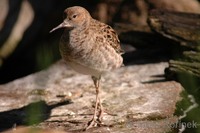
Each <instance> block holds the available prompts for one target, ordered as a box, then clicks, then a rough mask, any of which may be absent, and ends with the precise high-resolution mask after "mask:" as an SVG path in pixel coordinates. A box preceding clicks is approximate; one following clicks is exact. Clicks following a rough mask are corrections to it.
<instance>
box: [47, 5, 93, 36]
mask: <svg viewBox="0 0 200 133" xmlns="http://www.w3.org/2000/svg"><path fill="white" fill-rule="evenodd" d="M90 19H91V16H90V13H89V12H88V11H87V10H86V9H85V8H83V7H80V6H73V7H69V8H67V9H65V11H64V20H63V22H62V23H61V24H60V25H58V26H57V27H55V28H53V29H52V30H51V31H50V33H51V32H53V31H55V30H57V29H59V28H67V29H74V28H80V27H84V26H86V25H88V24H89V20H90Z"/></svg>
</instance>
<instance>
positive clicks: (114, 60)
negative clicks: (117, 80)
mask: <svg viewBox="0 0 200 133" xmlns="http://www.w3.org/2000/svg"><path fill="white" fill-rule="evenodd" d="M63 14H64V15H63V17H64V18H63V22H62V23H61V24H59V25H58V26H56V27H55V28H53V29H52V30H51V31H50V33H52V32H53V31H55V30H57V29H60V28H64V31H63V34H62V36H61V39H60V43H59V51H60V54H61V57H62V58H63V59H64V61H65V62H66V63H67V64H68V65H69V66H70V67H71V68H72V69H74V70H75V71H77V72H79V73H81V74H85V75H90V76H91V78H92V80H93V83H94V86H95V90H96V102H95V108H94V114H93V117H92V119H91V120H90V121H89V122H88V123H87V125H86V127H85V128H84V129H85V130H87V129H89V128H92V127H95V126H97V125H99V126H100V125H101V123H102V117H103V113H104V111H103V106H102V103H101V99H100V97H99V92H100V85H99V84H100V79H101V75H102V74H103V73H106V72H109V71H112V70H114V69H117V68H120V67H122V66H123V58H122V54H123V53H124V51H123V50H122V48H121V46H120V41H119V38H118V35H117V33H116V32H115V31H114V29H113V28H112V27H111V26H109V25H107V24H105V23H103V22H100V21H98V20H96V19H94V18H92V16H91V15H90V13H89V12H88V11H87V10H86V9H85V8H84V7H81V6H72V7H68V8H67V9H65V10H64V13H63Z"/></svg>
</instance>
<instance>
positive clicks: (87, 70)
mask: <svg viewBox="0 0 200 133" xmlns="http://www.w3.org/2000/svg"><path fill="white" fill-rule="evenodd" d="M67 64H69V66H70V67H71V68H72V69H74V70H75V71H76V72H79V73H81V74H85V75H91V76H95V77H100V75H101V74H102V72H101V71H97V70H95V69H92V68H89V67H86V66H84V65H81V64H79V63H76V62H73V61H67Z"/></svg>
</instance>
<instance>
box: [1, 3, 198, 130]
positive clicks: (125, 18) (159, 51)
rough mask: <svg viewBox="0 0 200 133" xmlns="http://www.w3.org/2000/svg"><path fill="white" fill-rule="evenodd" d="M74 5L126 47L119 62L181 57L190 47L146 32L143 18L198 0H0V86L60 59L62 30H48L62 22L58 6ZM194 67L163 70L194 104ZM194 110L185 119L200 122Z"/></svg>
mask: <svg viewBox="0 0 200 133" xmlns="http://www.w3.org/2000/svg"><path fill="white" fill-rule="evenodd" d="M75 5H79V6H83V7H85V8H86V9H87V10H88V11H89V12H90V13H91V15H92V17H93V18H95V19H98V20H100V21H102V22H105V23H107V24H109V25H111V26H113V27H114V29H115V30H116V31H117V32H118V34H119V38H120V40H121V43H122V47H123V48H124V49H125V51H126V54H124V55H123V56H124V62H125V64H129V62H134V63H135V64H143V63H152V62H160V61H169V60H171V59H173V60H179V59H181V60H186V59H185V57H183V56H182V53H183V51H185V50H186V51H188V50H194V49H193V48H191V47H185V46H184V47H183V46H182V45H180V43H179V42H177V41H174V40H173V39H172V40H170V39H166V38H164V37H161V36H160V35H157V34H156V33H154V32H152V30H151V28H150V27H149V24H148V23H147V18H148V15H149V12H150V10H152V9H161V10H165V9H166V10H170V11H180V12H184V13H195V14H200V3H199V0H189V1H188V0H87V1H83V0H0V9H1V11H0V84H4V83H7V82H10V81H12V80H14V79H17V78H20V77H23V76H26V75H29V74H31V73H34V72H37V71H40V70H43V69H45V68H47V67H48V66H50V65H51V64H53V63H55V62H56V61H58V60H59V59H60V58H61V57H60V54H59V48H58V44H59V39H60V37H61V35H62V32H63V30H62V29H60V30H58V31H56V32H53V33H51V34H49V31H50V30H51V29H52V28H54V27H55V26H57V25H58V24H60V23H61V22H62V20H63V11H64V9H65V8H67V7H70V6H75ZM197 18H200V17H197ZM197 23H198V24H199V23H200V19H198V22H197ZM199 27H200V26H199ZM126 31H131V32H128V33H127V32H126ZM198 37H199V36H198ZM198 37H197V38H198ZM199 40H200V39H199ZM199 40H197V42H200V41H199ZM199 45H200V44H199V43H198V48H197V49H195V50H196V51H198V52H199V51H200V49H199ZM141 53H142V57H141ZM197 58H198V59H200V54H198V57H197ZM135 60H137V61H135ZM138 60H139V61H138ZM149 60H150V61H149ZM199 62H200V60H199ZM173 63H174V62H173ZM190 63H192V61H190ZM196 66H197V67H196V68H195V72H194V73H191V72H187V71H184V72H176V73H175V74H174V73H173V74H171V73H168V69H166V74H168V76H167V77H168V78H169V79H172V80H176V81H178V82H180V83H181V84H182V85H183V87H184V88H185V89H186V90H187V93H189V94H192V95H194V97H195V98H196V100H197V102H198V103H200V98H199V94H200V80H199V77H200V65H199V64H198V65H196ZM181 108H182V107H181ZM199 113H200V109H199V108H198V109H195V110H194V111H193V112H191V113H190V114H189V115H188V118H187V119H188V120H195V121H198V122H200V118H199ZM197 114H198V115H197ZM197 116H198V117H197ZM198 131H199V132H200V130H198Z"/></svg>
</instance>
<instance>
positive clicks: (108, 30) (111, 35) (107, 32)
mask: <svg viewBox="0 0 200 133" xmlns="http://www.w3.org/2000/svg"><path fill="white" fill-rule="evenodd" d="M96 24H99V25H100V27H101V29H99V32H100V35H104V36H103V37H104V39H106V42H108V44H109V45H110V46H112V47H113V49H114V50H115V51H116V52H117V53H118V54H123V53H124V51H123V50H122V49H121V46H120V41H119V38H118V35H117V33H116V32H115V31H114V30H113V28H112V27H110V26H109V25H106V24H104V23H101V22H99V21H97V20H96Z"/></svg>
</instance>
